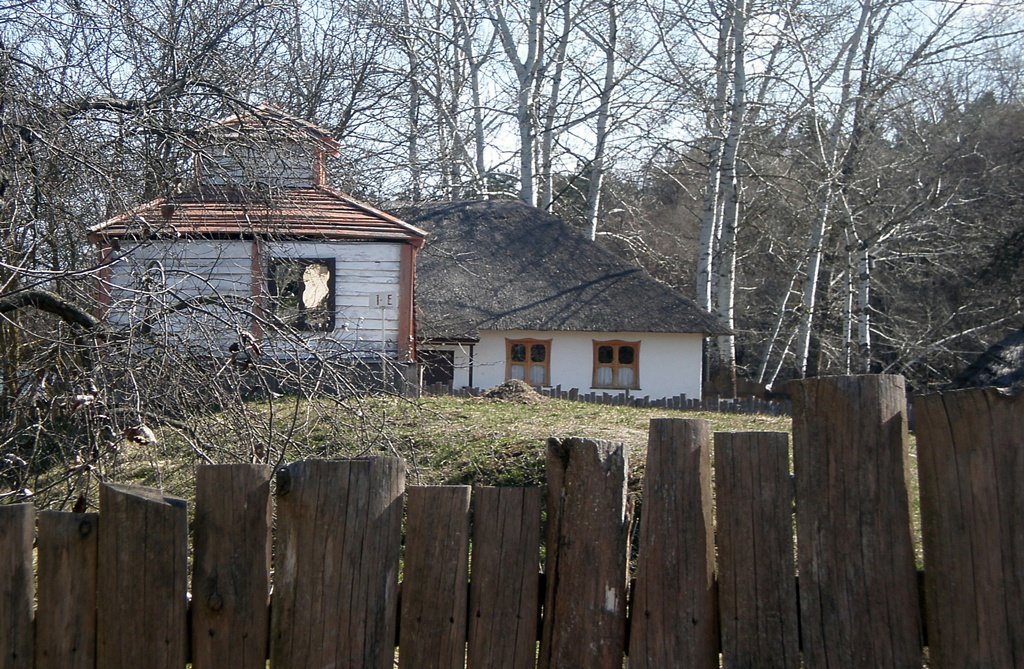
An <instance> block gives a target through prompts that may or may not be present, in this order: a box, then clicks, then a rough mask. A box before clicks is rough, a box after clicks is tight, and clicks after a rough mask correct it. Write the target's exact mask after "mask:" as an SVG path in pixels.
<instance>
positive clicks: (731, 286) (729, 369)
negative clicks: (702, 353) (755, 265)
mask: <svg viewBox="0 0 1024 669" xmlns="http://www.w3.org/2000/svg"><path fill="white" fill-rule="evenodd" d="M731 4H732V7H731V10H732V13H733V18H732V22H733V29H732V43H733V48H732V53H733V99H732V108H731V110H730V112H729V133H728V135H727V136H726V139H725V148H724V150H723V151H722V176H723V182H722V226H721V229H722V236H721V239H720V241H719V248H720V250H721V260H720V262H719V264H718V267H717V275H718V282H717V283H718V285H717V302H718V304H717V307H718V316H719V318H720V319H721V321H722V322H723V323H724V324H725V326H726V327H727V328H729V329H730V330H731V329H733V328H734V327H735V324H736V323H735V321H736V318H735V316H736V314H735V305H736V241H737V239H736V238H737V234H738V232H739V223H740V221H739V219H740V188H741V182H740V175H739V167H738V162H737V157H738V155H739V145H740V136H741V135H742V133H743V121H744V117H745V114H746V109H747V100H746V95H747V76H746V63H745V51H746V50H745V44H744V41H745V39H746V12H747V7H746V0H735V1H734V2H733V3H731ZM717 354H718V361H717V369H718V378H719V387H718V390H719V391H720V392H721V393H722V394H723V395H727V396H735V395H736V337H735V335H732V334H728V335H721V336H719V337H718V346H717Z"/></svg>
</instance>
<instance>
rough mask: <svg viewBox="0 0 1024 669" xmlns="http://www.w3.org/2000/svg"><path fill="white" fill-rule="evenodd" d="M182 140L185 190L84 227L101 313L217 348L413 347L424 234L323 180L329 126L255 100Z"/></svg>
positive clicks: (352, 352)
mask: <svg viewBox="0 0 1024 669" xmlns="http://www.w3.org/2000/svg"><path fill="white" fill-rule="evenodd" d="M192 148H193V149H194V168H195V177H194V182H193V183H192V184H191V185H190V187H189V188H187V189H186V190H184V192H181V193H178V194H174V195H171V196H169V197H164V198H159V199H156V200H153V201H151V202H147V203H146V204H143V205H142V206H140V207H138V208H136V209H134V210H132V211H129V212H127V213H124V214H122V215H120V216H117V217H115V218H112V219H110V220H108V221H106V222H104V223H102V224H100V225H98V226H96V227H95V228H94V229H92V231H91V235H90V239H91V241H92V242H93V243H94V244H95V245H96V246H97V248H98V249H99V252H100V254H101V258H102V261H103V263H104V264H103V269H102V274H101V281H100V303H101V308H102V311H103V315H104V316H105V317H106V318H107V319H109V321H111V322H112V323H115V324H117V325H121V326H125V325H132V324H143V325H144V326H145V328H146V330H147V332H149V333H151V334H158V335H162V336H166V337H175V338H179V339H180V341H181V345H183V346H186V345H187V346H192V347H196V348H197V350H199V351H201V352H204V353H207V354H211V355H215V356H216V355H224V354H226V352H227V351H228V350H229V349H231V347H232V346H234V347H235V350H237V348H238V345H239V343H241V344H243V345H244V344H246V342H257V345H258V347H259V349H260V350H261V354H262V355H272V356H276V357H278V358H297V359H304V358H310V357H313V358H317V357H323V358H332V359H337V358H339V357H342V358H345V357H349V358H359V359H364V360H374V359H375V360H380V359H381V358H383V359H386V360H389V361H393V362H399V363H408V362H412V361H413V360H414V359H415V337H416V326H415V320H414V309H413V286H414V285H415V273H416V253H417V250H418V249H420V248H421V247H422V246H423V243H424V239H425V233H424V232H423V231H422V230H420V229H418V228H416V227H414V226H412V225H408V224H406V223H404V222H403V221H401V220H399V219H398V218H395V217H394V216H391V215H390V214H387V213H385V212H383V211H380V210H378V209H375V208H374V207H371V206H369V205H367V204H364V203H362V202H359V201H357V200H355V199H353V198H351V197H349V196H348V195H346V194H344V193H342V192H340V191H338V190H336V189H334V188H332V187H330V186H329V185H328V183H327V170H326V160H327V158H328V156H331V155H336V154H337V150H338V147H337V143H336V141H335V140H334V139H333V138H332V137H331V136H330V134H329V133H328V132H327V131H325V130H323V129H321V128H319V127H317V126H314V125H312V124H310V123H307V122H305V121H302V120H300V119H296V118H293V117H290V116H288V115H286V114H284V113H282V112H280V111H279V110H276V109H274V108H272V107H267V106H263V107H260V108H258V109H256V110H254V111H253V112H251V113H246V114H241V115H235V116H231V117H228V118H225V119H222V120H220V121H218V122H217V123H215V124H214V125H213V126H212V127H211V128H209V129H208V130H207V131H206V132H205V133H201V135H200V136H199V137H198V138H197V139H196V140H195V141H194V146H193V147H192ZM284 333H288V336H287V337H286V336H284ZM296 334H298V335H299V336H298V337H297V336H296ZM296 342H299V345H298V346H296Z"/></svg>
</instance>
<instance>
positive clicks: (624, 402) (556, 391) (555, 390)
mask: <svg viewBox="0 0 1024 669" xmlns="http://www.w3.org/2000/svg"><path fill="white" fill-rule="evenodd" d="M534 390H536V391H537V392H538V393H539V394H541V395H543V396H544V397H549V398H551V399H556V400H566V401H568V402H584V403H586V404H603V405H606V406H626V407H637V408H644V409H671V410H674V411H712V412H715V413H746V414H755V413H760V414H768V415H772V416H788V415H790V412H791V411H792V407H793V404H792V402H790V401H789V400H763V399H760V398H759V397H754V396H753V395H749V396H746V397H736V398H728V397H718V396H711V397H704V398H694V397H687V396H686V395H685V394H681V395H673V396H672V397H651V396H650V395H634V394H632V393H630V392H629V391H625V392H621V393H607V392H600V393H598V392H589V393H581V392H580V390H579V388H570V389H569V390H562V386H553V387H551V388H534ZM486 392H487V390H485V389H481V388H452V387H451V386H449V385H448V384H446V383H435V384H433V385H429V386H424V387H423V389H422V393H423V394H424V395H433V396H445V395H449V396H452V397H462V398H469V397H481V396H483V395H484V394H485V393H486Z"/></svg>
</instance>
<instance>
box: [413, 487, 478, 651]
mask: <svg viewBox="0 0 1024 669" xmlns="http://www.w3.org/2000/svg"><path fill="white" fill-rule="evenodd" d="M470 490H471V488H470V487H469V486H415V487H410V488H409V494H408V499H407V502H406V505H407V516H406V532H405V569H404V571H403V573H404V578H403V583H402V610H401V617H400V620H399V625H398V627H399V630H400V632H399V635H400V636H399V640H398V647H399V654H398V666H399V667H400V668H401V669H418V668H422V669H446V668H447V669H463V667H465V666H466V599H467V597H468V593H467V587H468V584H467V580H468V567H469V565H468V559H469V495H470Z"/></svg>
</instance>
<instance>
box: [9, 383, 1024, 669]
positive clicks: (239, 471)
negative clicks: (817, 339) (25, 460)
mask: <svg viewBox="0 0 1024 669" xmlns="http://www.w3.org/2000/svg"><path fill="white" fill-rule="evenodd" d="M794 397H795V404H794V420H793V447H792V451H791V450H790V447H789V440H788V439H787V437H786V435H785V434H777V433H775V434H773V433H743V434H718V435H714V436H712V435H711V434H710V432H709V426H708V424H707V422H705V421H700V420H684V419H658V420H655V421H653V422H652V426H651V432H650V442H649V450H648V455H647V463H646V471H645V480H644V490H643V501H642V503H641V504H640V505H639V508H638V509H637V512H639V513H640V531H639V539H638V542H637V543H638V545H637V546H633V547H630V545H629V531H628V526H629V525H628V521H629V519H628V518H627V508H628V506H627V499H626V474H627V472H628V469H627V462H626V457H627V455H626V450H625V448H624V447H623V446H622V445H621V444H615V443H608V442H595V441H590V440H587V439H579V438H570V439H558V440H551V442H550V443H549V444H548V451H547V464H548V490H547V496H546V510H547V511H546V523H547V531H546V540H545V542H544V544H543V546H542V543H541V537H542V523H541V519H542V511H543V508H542V507H543V506H544V505H543V504H542V494H543V491H542V490H540V489H524V488H477V489H475V490H471V489H470V488H468V487H462V486H453V487H410V488H408V489H406V487H405V480H404V466H403V463H402V462H401V460H399V459H397V458H387V457H376V458H362V459H356V460H349V461H340V462H327V461H304V462H298V463H294V464H291V465H288V466H286V467H284V468H282V469H280V470H278V472H276V476H274V477H273V478H274V481H273V482H272V481H271V478H272V472H271V471H270V469H269V468H267V467H261V466H247V465H220V466H208V467H200V468H199V471H198V474H197V495H196V509H195V521H194V524H193V528H192V529H193V544H194V553H193V560H192V570H191V585H190V586H189V585H188V583H187V575H188V559H187V557H188V554H187V551H188V547H189V536H188V531H187V528H186V508H185V505H184V503H183V502H181V501H180V500H176V499H173V498H169V497H167V496H165V495H163V494H161V493H159V492H157V491H153V490H149V489H145V488H136V487H126V486H116V485H109V486H104V487H103V489H102V494H101V499H100V513H99V514H98V515H97V514H72V513H59V512H49V511H43V512H39V513H37V512H36V511H35V510H34V509H33V508H32V507H31V506H30V505H25V504H21V505H8V506H0V630H2V636H0V669H15V668H17V669H33V668H39V667H74V668H82V669H89V668H93V667H99V668H100V669H138V668H139V667H174V668H175V669H183V668H184V667H185V665H186V662H191V663H192V666H193V667H195V669H204V668H209V667H217V668H219V669H234V668H236V667H237V668H239V669H242V668H245V669H257V668H259V669H266V667H267V659H268V658H269V660H270V665H269V666H271V667H273V668H275V669H277V668H279V667H280V668H292V667H295V668H299V667H301V668H303V669H308V668H309V667H328V666H330V667H359V668H379V669H384V668H387V667H395V666H398V667H403V668H404V667H415V668H416V669H423V668H425V669H430V668H433V667H438V668H441V667H446V668H447V667H453V668H461V667H465V666H468V667H470V668H471V669H498V668H501V669H535V668H537V667H540V668H550V669H555V668H563V669H573V668H576V667H587V668H588V669H589V668H595V669H601V668H604V667H609V668H610V667H614V668H616V669H621V668H622V666H623V663H624V661H625V658H626V657H627V656H628V665H629V667H630V669H636V668H642V667H695V668H701V669H712V668H715V667H720V666H724V667H730V668H732V667H735V668H743V667H765V668H769V669H770V668H773V667H779V668H794V669H795V668H796V667H800V666H805V667H808V668H809V669H814V668H817V667H830V668H832V669H837V668H838V669H845V668H847V667H848V668H850V669H853V668H857V669H860V668H862V667H886V668H890V667H897V668H900V667H921V666H922V662H923V660H922V657H924V653H923V650H922V649H923V648H924V643H925V642H927V644H928V646H927V648H928V653H927V656H928V663H929V664H928V666H929V667H930V668H935V669H962V668H964V667H997V668H1000V669H1001V668H1004V667H1006V668H1024V615H1021V614H1022V612H1024V532H1021V531H1020V519H1021V518H1022V517H1024V396H1021V397H1016V398H1013V397H1006V396H1003V395H1001V394H999V393H998V392H996V391H994V390H970V391H957V392H953V393H946V394H941V395H933V396H926V397H922V398H918V399H917V400H916V404H917V414H918V437H917V438H918V441H917V457H918V460H919V466H920V484H921V513H922V520H923V527H924V549H925V563H924V578H923V581H924V584H925V585H924V589H925V590H926V591H927V597H926V598H925V600H924V602H925V609H924V611H925V614H924V616H922V615H921V614H920V611H921V608H920V607H921V593H920V592H919V588H918V583H919V580H920V575H919V573H918V571H917V569H916V568H915V564H914V558H913V552H912V538H911V523H910V508H911V507H910V502H909V499H910V498H909V494H908V491H909V486H908V477H909V476H910V474H911V469H910V467H908V462H909V457H910V454H909V452H908V434H907V429H906V425H907V422H906V413H907V412H906V400H905V398H904V397H905V396H904V388H903V381H902V379H900V378H898V377H891V376H863V377H837V378H830V379H814V380H809V381H803V382H800V383H798V384H797V387H796V388H795V389H794ZM712 451H714V458H712ZM791 452H792V460H793V463H794V468H795V469H794V472H793V474H792V475H791V474H790V470H789V462H790V457H791V456H790V454H791ZM712 461H714V467H712ZM712 486H714V487H713V488H712ZM712 493H714V505H713V495H712ZM794 501H795V506H794ZM275 508H276V539H275V541H276V545H274V546H272V545H271V544H272V532H271V527H272V518H273V517H274V515H273V514H274V513H275V511H274V509H275ZM794 513H795V517H794ZM403 518H404V530H403ZM794 526H795V527H796V532H795V534H796V544H795V550H794ZM403 532H404V540H403ZM272 548H273V551H272V550H271V549H272ZM542 549H543V552H542ZM631 550H633V551H635V552H636V553H637V555H638V557H637V562H636V570H635V573H634V577H633V579H632V584H631V585H630V578H629V576H628V557H629V555H630V551H631ZM542 554H543V555H544V563H543V564H541V561H540V556H541V555H542ZM271 556H272V557H271ZM797 566H799V583H798V582H797V578H796V570H797ZM541 568H542V569H543V574H541V573H540V572H541V570H542V569H541ZM400 574H401V576H402V583H401V585H400V584H399V579H400ZM37 581H38V591H37V590H36V589H35V583H36V582H37ZM627 586H629V587H627ZM271 590H272V592H273V594H272V595H271ZM187 592H191V603H190V604H189V600H188V598H187V596H186V593H187ZM542 603H543V606H542V605H541V604H542Z"/></svg>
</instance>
